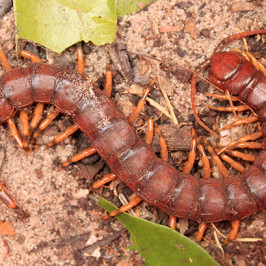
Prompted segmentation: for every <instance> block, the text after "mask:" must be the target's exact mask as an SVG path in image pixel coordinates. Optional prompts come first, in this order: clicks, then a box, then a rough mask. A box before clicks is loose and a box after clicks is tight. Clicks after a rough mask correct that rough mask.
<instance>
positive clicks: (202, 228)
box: [195, 223, 207, 242]
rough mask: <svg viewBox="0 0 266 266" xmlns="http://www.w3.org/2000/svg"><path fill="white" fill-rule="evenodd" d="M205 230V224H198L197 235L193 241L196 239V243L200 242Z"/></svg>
mask: <svg viewBox="0 0 266 266" xmlns="http://www.w3.org/2000/svg"><path fill="white" fill-rule="evenodd" d="M206 228H207V224H205V223H201V224H199V227H198V232H197V234H196V236H195V239H196V241H197V242H200V241H201V239H202V237H203V235H204V233H205V231H206Z"/></svg>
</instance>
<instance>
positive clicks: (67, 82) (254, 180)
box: [0, 52, 266, 224]
mask: <svg viewBox="0 0 266 266" xmlns="http://www.w3.org/2000/svg"><path fill="white" fill-rule="evenodd" d="M209 75H210V80H211V81H212V82H213V83H214V84H216V85H218V86H219V87H220V88H221V89H223V90H227V89H228V90H229V91H230V92H231V93H232V94H233V95H237V96H239V98H240V99H241V100H242V101H243V102H245V103H247V104H248V105H249V106H250V107H251V108H252V109H253V110H254V111H255V113H256V114H257V116H258V118H259V120H260V121H261V123H262V133H263V147H264V149H263V151H262V152H261V153H260V154H259V155H258V157H257V159H256V160H255V162H254V164H253V165H252V166H250V167H248V168H247V169H246V170H245V171H244V172H243V173H241V174H240V175H231V176H229V177H228V178H226V179H199V178H196V177H194V176H192V175H190V174H186V173H182V172H178V171H177V169H175V168H174V167H173V166H172V165H171V164H169V163H168V162H165V161H164V160H162V159H160V158H158V157H157V156H156V154H155V153H154V152H153V151H152V149H151V148H150V146H149V145H147V144H145V143H144V142H143V141H142V140H141V139H140V138H139V136H138V135H137V133H136V132H135V130H134V129H133V127H132V126H131V124H130V123H129V122H128V120H127V119H126V118H125V117H124V116H123V115H122V114H121V113H120V112H119V111H118V110H117V109H116V108H115V106H114V105H113V103H112V102H111V101H110V100H109V99H108V97H107V96H106V95H104V93H103V92H102V91H101V90H100V89H98V88H96V87H95V86H94V85H93V84H92V82H91V81H90V80H89V79H87V78H86V77H84V76H82V75H79V74H77V73H73V72H71V71H69V70H66V69H63V68H60V67H57V66H53V65H49V64H44V63H39V64H32V65H30V66H29V67H25V68H17V69H12V70H8V71H7V72H6V73H4V74H3V76H2V77H1V78H0V90H1V92H0V123H5V122H6V121H7V120H8V119H9V118H11V117H12V116H13V115H14V113H15V112H16V111H17V110H21V109H22V108H25V107H28V106H30V105H32V104H33V103H35V102H37V103H44V104H52V105H54V106H55V107H56V108H58V109H59V110H60V111H61V112H62V113H64V114H66V115H69V116H71V117H72V119H73V121H74V123H75V124H76V125H77V126H78V127H79V128H80V129H81V130H82V131H83V132H84V133H85V134H86V135H87V136H88V138H89V140H90V141H91V143H92V145H93V146H94V148H95V149H96V151H97V152H98V154H99V155H100V156H101V157H102V158H103V159H104V160H105V161H106V162H107V164H108V165H109V167H110V169H111V170H112V172H113V173H114V174H115V176H116V177H118V178H119V179H120V180H121V181H122V182H124V183H125V184H126V185H127V186H128V187H130V189H131V190H132V191H133V192H134V193H135V194H136V195H137V197H138V198H139V199H143V200H144V201H146V202H148V203H149V204H152V205H154V206H156V207H158V208H160V209H161V210H163V211H164V212H166V213H168V214H169V215H170V216H174V217H179V218H188V219H191V220H195V221H197V222H199V223H203V224H205V223H211V222H218V221H225V220H228V221H235V220H241V219H243V218H245V217H247V216H249V215H251V214H253V213H256V212H258V211H259V210H262V209H265V200H266V189H265V184H266V182H265V179H266V175H265V169H266V157H265V156H266V152H265V149H266V148H265V147H266V138H265V135H266V78H265V76H264V74H263V73H262V72H261V71H259V70H256V68H255V67H254V65H253V64H252V63H250V62H249V61H247V60H245V59H244V58H242V56H241V55H239V54H237V53H235V52H219V53H215V54H214V55H213V56H212V58H211V60H210V74H209ZM239 84H240V85H239Z"/></svg>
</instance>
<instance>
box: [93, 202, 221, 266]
mask: <svg viewBox="0 0 266 266" xmlns="http://www.w3.org/2000/svg"><path fill="white" fill-rule="evenodd" d="M98 206H100V207H101V208H104V209H105V210H107V211H108V212H111V211H113V210H116V209H117V208H116V207H115V206H114V205H112V204H111V203H110V202H108V201H106V200H104V199H102V198H100V199H99V201H98ZM116 218H117V219H118V220H119V221H120V222H122V223H123V225H124V226H125V227H126V228H127V229H128V231H129V232H130V233H131V241H132V242H133V246H131V247H130V249H134V250H138V251H139V253H140V254H141V255H142V256H143V258H145V261H146V264H147V265H152V266H157V265H158V266H160V265H164V266H167V265H169V266H170V265H171V266H175V265H208V266H212V265H215V266H217V265H219V264H218V263H217V262H216V261H215V260H214V259H213V258H212V257H211V256H210V255H209V254H208V253H207V252H206V251H205V250H204V249H203V248H201V247H200V246H199V245H197V244H196V243H194V242H193V241H192V240H190V239H189V238H187V237H185V236H183V235H181V234H179V233H177V232H175V231H174V230H172V229H170V228H168V227H166V226H162V225H158V224H154V223H151V222H149V221H147V220H143V219H139V218H135V217H133V216H131V215H129V214H127V213H123V214H119V215H117V216H116Z"/></svg>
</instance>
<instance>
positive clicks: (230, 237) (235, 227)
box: [224, 220, 240, 245]
mask: <svg viewBox="0 0 266 266" xmlns="http://www.w3.org/2000/svg"><path fill="white" fill-rule="evenodd" d="M239 227H240V221H239V220H237V221H233V222H232V230H231V231H230V233H229V235H228V238H226V239H225V240H224V244H225V245H227V244H228V243H229V242H231V241H233V240H234V239H235V238H236V235H237V233H238V230H239Z"/></svg>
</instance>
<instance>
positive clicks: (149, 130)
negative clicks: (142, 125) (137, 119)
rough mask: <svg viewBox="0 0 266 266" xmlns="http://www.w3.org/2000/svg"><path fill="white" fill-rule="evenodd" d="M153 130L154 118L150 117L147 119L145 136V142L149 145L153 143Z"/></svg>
mask: <svg viewBox="0 0 266 266" xmlns="http://www.w3.org/2000/svg"><path fill="white" fill-rule="evenodd" d="M153 131H154V126H153V120H152V119H151V118H149V119H148V121H147V133H146V136H145V143H147V144H149V145H150V144H151V143H152V139H153Z"/></svg>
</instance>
